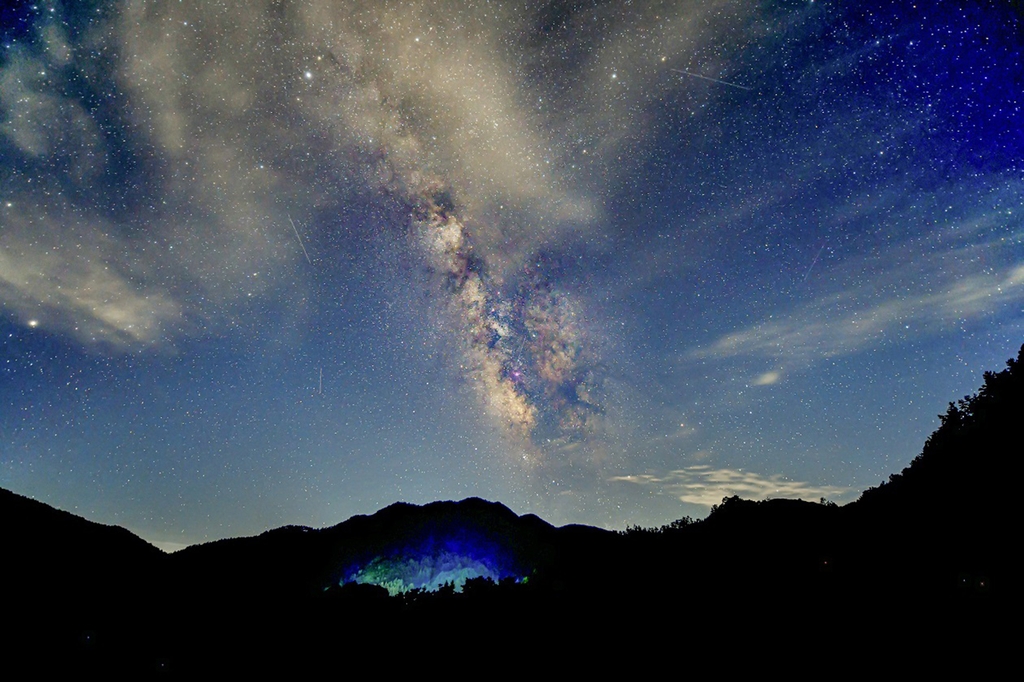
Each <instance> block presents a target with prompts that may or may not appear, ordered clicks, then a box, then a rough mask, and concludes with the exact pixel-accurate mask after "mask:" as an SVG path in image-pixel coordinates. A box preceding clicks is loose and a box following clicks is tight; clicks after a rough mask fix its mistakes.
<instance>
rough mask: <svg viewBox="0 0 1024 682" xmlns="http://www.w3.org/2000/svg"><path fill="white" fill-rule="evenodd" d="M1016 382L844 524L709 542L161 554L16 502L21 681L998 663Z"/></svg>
mask: <svg viewBox="0 0 1024 682" xmlns="http://www.w3.org/2000/svg"><path fill="white" fill-rule="evenodd" d="M1007 365H1008V366H1007V368H1006V369H1005V370H1003V371H1002V372H998V373H993V372H989V373H986V374H985V380H984V385H983V386H982V388H981V389H980V391H979V392H978V393H977V394H976V395H974V396H968V397H965V398H964V399H962V400H960V401H958V402H957V403H951V404H950V406H949V410H948V411H947V413H946V414H945V415H943V416H942V417H941V425H940V427H939V428H938V429H937V430H936V431H935V433H933V434H932V436H931V437H930V438H929V439H928V440H927V442H926V443H925V445H924V448H923V450H922V452H921V454H920V455H919V456H918V457H917V458H915V459H914V460H913V461H912V462H911V464H910V465H909V466H908V467H907V468H906V469H904V470H903V471H902V472H901V473H898V474H894V475H893V476H891V477H890V479H889V481H888V482H886V483H883V484H882V485H880V486H878V487H877V488H872V489H869V490H867V491H865V492H864V493H863V495H862V496H861V497H860V498H859V499H858V500H857V501H855V502H853V503H851V504H848V505H845V506H842V507H839V506H837V505H834V504H828V503H826V504H819V503H813V502H805V501H800V500H768V501H761V502H754V501H749V500H743V499H740V498H738V497H733V498H727V499H725V500H723V502H722V504H720V505H716V506H715V507H714V508H713V509H712V512H711V514H710V515H709V516H708V517H707V518H706V519H704V520H701V521H692V520H689V519H681V520H680V521H678V522H676V523H673V524H669V525H668V526H665V527H662V528H652V529H640V528H633V529H630V530H629V531H625V532H611V531H605V530H601V529H597V528H591V527H587V526H566V527H561V528H556V527H554V526H552V525H551V524H549V523H547V522H545V521H543V520H542V519H540V518H538V517H536V516H534V515H530V514H527V515H524V516H518V515H516V514H515V513H514V512H512V511H511V510H510V509H508V508H507V507H505V506H503V505H501V504H498V503H495V502H487V501H484V500H481V499H477V498H471V499H466V500H462V501H461V502H435V503H431V504H427V505H424V506H416V505H411V504H404V503H398V504H394V505H391V506H389V507H387V508H385V509H382V510H380V511H379V512H377V513H375V514H373V515H369V516H355V517H352V518H350V519H348V520H347V521H344V522H342V523H340V524H338V525H336V526H333V527H330V528H323V529H312V528H305V527H300V526H286V527H283V528H278V529H274V530H270V531H267V532H265V533H263V534H261V535H259V536H256V537H249V538H237V539H227V540H219V541H216V542H211V543H207V544H203V545H197V546H192V547H188V548H186V549H183V550H181V551H179V552H176V553H174V554H165V553H163V552H161V551H160V550H158V549H156V548H154V547H152V546H151V545H149V544H148V543H146V542H145V541H143V540H141V539H140V538H138V537H136V536H134V535H133V534H131V533H130V532H128V531H127V530H124V529H122V528H117V527H112V526H104V525H101V524H96V523H93V522H90V521H87V520H85V519H82V518H80V517H78V516H74V515H72V514H69V513H67V512H62V511H59V510H56V509H53V508H52V507H49V506H47V505H45V504H42V503H39V502H36V501H33V500H30V499H28V498H25V497H22V496H20V495H17V494H15V493H12V492H9V491H5V490H0V528H2V531H3V547H4V559H3V561H2V562H0V578H2V579H3V585H4V586H5V591H6V594H5V598H4V599H5V603H4V618H3V630H2V631H0V637H2V641H3V643H4V654H5V656H4V660H5V661H6V663H5V665H6V669H7V670H14V671H20V670H24V671H34V672H41V671H48V672H53V671H58V672H78V671H85V670H90V669H93V670H97V671H103V672H114V673H119V674H124V675H132V676H139V675H146V674H150V673H157V672H159V673H162V674H166V675H171V676H176V675H177V676H181V677H194V676H197V675H204V676H205V675H208V674H210V673H211V672H219V673H238V672H240V671H242V672H246V671H248V672H260V673H265V672H267V671H274V670H276V671H279V672H282V673H291V674H294V673H295V672H296V671H304V672H306V673H309V674H313V673H324V672H328V671H336V670H339V669H348V668H347V667H346V666H351V665H355V664H354V663H352V661H364V662H367V661H375V662H376V663H377V664H380V663H382V662H386V664H387V665H388V666H389V669H391V670H397V669H400V668H408V669H409V670H419V669H421V667H422V665H423V663H424V661H430V660H434V659H435V658H436V656H437V655H438V654H439V652H446V654H445V655H452V652H457V658H458V660H459V661H461V662H462V663H463V664H468V663H470V662H474V663H480V664H484V663H486V664H491V662H492V661H493V660H495V657H498V658H500V659H501V660H503V661H504V663H503V665H505V666H506V667H509V669H512V668H515V667H517V666H524V667H525V666H527V665H532V664H533V663H535V662H540V661H543V662H546V663H547V664H549V665H550V664H552V662H561V664H562V665H570V664H571V667H572V668H573V669H574V670H577V671H578V670H581V669H590V670H594V671H598V672H601V671H604V672H606V671H608V670H611V669H612V668H610V667H609V666H613V663H614V661H618V662H619V663H622V662H624V661H625V660H626V659H623V658H621V657H620V658H615V657H610V654H611V652H613V651H614V652H624V651H630V652H635V651H647V652H651V654H652V655H654V652H657V654H658V655H661V654H664V653H665V652H667V651H674V650H676V649H677V648H678V647H679V646H680V642H681V641H685V642H686V647H687V650H688V651H692V652H698V651H699V652H703V653H704V654H708V653H709V652H712V651H714V652H721V651H725V650H730V651H731V650H742V651H746V652H748V653H749V652H753V651H760V652H774V653H778V652H779V651H786V650H788V649H787V647H793V646H796V645H799V647H800V649H801V654H800V658H801V660H804V661H807V660H810V659H817V660H821V661H823V662H828V661H833V660H839V659H842V660H850V659H851V658H856V657H863V656H866V655H868V652H872V651H874V652H883V653H884V655H885V656H889V657H893V656H896V657H899V656H902V657H903V658H904V659H908V658H911V657H913V655H914V653H913V652H915V651H918V650H919V648H920V647H924V646H927V647H928V648H929V649H930V650H932V651H937V650H941V651H942V652H943V654H944V655H945V656H946V659H943V660H948V659H949V658H950V657H954V658H956V657H959V658H960V659H961V660H968V661H969V660H974V659H976V658H977V659H979V660H981V659H984V660H987V661H992V660H996V659H998V658H999V656H1000V655H1008V653H1007V652H1009V651H1010V649H1009V646H1008V644H1006V641H1007V638H1008V633H1009V632H1011V629H1007V627H1006V626H1004V623H1006V622H1008V619H1009V618H1010V617H1011V616H1012V615H1013V614H1012V612H1011V610H1010V609H1011V605H1012V604H1015V603H1017V602H1016V597H1017V593H1018V590H1019V588H1017V586H1016V579H1017V576H1016V572H1015V571H1013V570H1012V566H1014V565H1015V560H1014V559H1013V556H1012V555H1011V552H1012V546H1013V544H1014V543H1013V542H1012V541H1011V538H1013V537H1015V536H1014V535H1013V533H1014V531H1016V529H1017V528H1018V524H1017V522H1016V519H1017V515H1016V513H1015V507H1014V504H1013V502H1012V499H1013V498H1012V492H1011V488H1010V486H1011V485H1013V483H1014V482H1015V481H1016V480H1017V477H1016V473H1017V471H1018V470H1019V464H1018V458H1019V451H1020V445H1019V443H1020V435H1019V431H1020V425H1019V423H1020V419H1021V416H1022V415H1024V378H1022V376H1021V375H1022V374H1024V347H1022V348H1021V353H1020V354H1019V356H1018V357H1017V358H1016V359H1015V360H1010V361H1009V362H1008V363H1007ZM513 650H514V651H516V655H515V656H510V652H511V651H513ZM339 651H343V652H345V653H344V656H345V657H346V658H345V661H349V663H345V664H344V665H341V664H339V659H338V656H339V655H341V654H339ZM581 652H588V653H581ZM630 660H633V659H630ZM645 660H646V659H645ZM701 660H702V661H704V663H707V664H708V665H709V668H708V669H709V670H710V669H712V668H711V667H710V666H711V664H712V663H713V662H714V661H715V660H717V659H711V658H707V659H706V660H705V659H701ZM937 660H938V659H936V661H937ZM921 665H923V662H921V661H919V662H918V666H919V667H920V666H921ZM936 665H937V666H938V663H936ZM339 666H340V668H339ZM688 666H689V668H690V669H691V670H694V669H700V665H698V663H697V662H695V661H690V662H689V663H688ZM695 666H696V667H695ZM352 669H358V668H352Z"/></svg>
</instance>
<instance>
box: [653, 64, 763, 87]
mask: <svg viewBox="0 0 1024 682" xmlns="http://www.w3.org/2000/svg"><path fill="white" fill-rule="evenodd" d="M669 71H673V72H675V73H681V74H683V75H684V76H693V77H694V78H700V79H701V80H706V81H711V82H712V83H718V84H719V85H728V86H729V87H730V88H739V89H740V90H753V89H754V88H748V87H747V86H746V85H738V84H736V83H730V82H728V81H723V80H718V79H717V78H712V77H711V76H702V75H700V74H699V73H691V72H690V71H684V70H682V69H669Z"/></svg>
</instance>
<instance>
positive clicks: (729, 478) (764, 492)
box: [608, 465, 851, 507]
mask: <svg viewBox="0 0 1024 682" xmlns="http://www.w3.org/2000/svg"><path fill="white" fill-rule="evenodd" d="M608 480H609V481H612V482H622V483H632V484H634V485H638V486H642V487H646V488H650V489H652V490H654V491H656V492H658V493H661V494H666V495H673V496H675V497H678V498H679V500H680V501H682V502H688V503H690V504H699V505H702V506H705V507H711V506H712V505H715V504H718V503H719V502H721V501H722V498H723V497H732V496H733V495H739V496H740V497H743V498H745V499H748V500H767V499H774V498H789V499H805V500H814V499H818V498H821V497H829V498H839V497H842V496H844V495H846V494H848V493H849V492H850V490H851V489H850V488H846V487H840V486H829V485H814V484H812V483H808V482H805V481H794V480H792V479H789V478H787V477H785V476H782V475H780V474H775V475H772V476H764V475H762V474H758V473H754V472H752V471H743V470H741V469H714V468H712V467H710V466H707V465H697V466H691V467H686V468H683V469H676V470H674V471H670V472H668V473H666V474H662V475H656V474H633V475H628V476H613V477H611V478H610V479H608Z"/></svg>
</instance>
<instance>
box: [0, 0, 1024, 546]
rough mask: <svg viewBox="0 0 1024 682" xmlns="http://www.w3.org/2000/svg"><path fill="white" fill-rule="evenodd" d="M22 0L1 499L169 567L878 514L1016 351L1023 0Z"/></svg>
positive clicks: (9, 130) (2, 132)
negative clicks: (725, 518)
mask: <svg viewBox="0 0 1024 682" xmlns="http://www.w3.org/2000/svg"><path fill="white" fill-rule="evenodd" d="M5 7H6V9H3V10H2V15H0V17H2V24H3V25H2V35H0V40H2V44H0V486H2V487H5V488H9V489H11V490H13V491H15V492H18V493H21V494H24V495H28V496H31V497H34V498H36V499H39V500H41V501H44V502H46V503H49V504H52V505H54V506H57V507H60V508H63V509H66V510H68V511H72V512H75V513H77V514H80V515H83V516H85V517H87V518H89V519H92V520H95V521H99V522H102V523H111V524H118V525H122V526H124V527H126V528H128V529H130V530H132V531H133V532H135V533H137V534H139V535H141V536H142V537H144V538H146V539H147V540H150V541H153V542H156V543H158V544H160V545H161V546H163V547H167V548H173V547H175V546H177V545H179V544H191V543H195V542H202V541H207V540H213V539H217V538H222V537H227V536H238V535H250V534H255V533H259V532H262V531H263V530H266V529H268V528H271V527H275V526H280V525H284V524H288V523H294V524H303V525H310V526H326V525H332V524H334V523H337V522H340V521H342V520H344V519H346V518H348V517H349V516H351V515H353V514H365V513H372V512H373V511H376V510H377V509H379V508H381V507H384V506H386V505H388V504H391V503H393V502H396V501H407V502H413V503H425V502H429V501H432V500H436V499H461V498H464V497H469V496H479V497H483V498H486V499H491V500H497V501H501V502H503V503H505V504H507V505H508V506H510V507H511V508H512V509H513V510H514V511H516V512H518V513H521V514H522V513H527V512H533V513H537V514H539V515H541V516H542V517H544V518H546V519H547V520H549V521H551V522H553V523H556V524H564V523H571V522H579V523H588V524H592V525H598V526H604V527H612V528H623V527H625V526H626V525H632V524H640V525H644V526H647V525H655V524H659V525H660V524H663V523H667V522H668V521H670V520H672V519H675V518H679V517H681V516H684V515H691V516H694V517H700V516H704V515H705V514H706V513H707V512H708V510H709V508H710V505H712V504H714V503H717V502H720V501H721V499H722V498H723V497H724V496H729V495H734V494H739V495H741V496H743V497H746V498H752V499H765V498H768V497H803V498H804V499H811V500H817V499H819V498H820V497H827V498H829V499H831V500H834V501H837V502H845V501H850V500H853V499H856V497H857V496H858V494H859V492H860V491H861V490H863V489H864V488H866V487H868V486H873V485H877V484H878V483H879V482H881V481H882V480H884V479H886V478H887V477H888V475H889V474H890V473H893V472H896V471H899V470H900V469H902V468H903V467H904V466H906V465H907V464H908V463H909V462H910V460H911V459H912V458H913V457H914V456H915V455H917V454H918V453H919V452H920V449H921V446H922V444H923V443H924V440H925V438H926V437H927V436H928V434H929V433H930V432H931V431H933V430H934V429H935V428H936V427H937V426H938V419H937V417H936V415H937V414H939V413H941V412H944V411H945V407H946V404H947V403H948V402H949V401H950V400H955V399H957V398H959V397H962V396H963V395H965V394H967V393H970V392H973V391H974V390H976V389H977V387H978V386H979V385H980V384H981V380H982V373H983V372H984V371H985V370H999V369H1001V368H1002V367H1003V366H1004V362H1005V360H1006V359H1007V358H1009V357H1012V356H1015V355H1016V352H1017V349H1018V348H1019V347H1020V345H1021V343H1022V342H1024V68H1022V63H1024V9H1022V8H1021V5H1020V4H1019V3H1016V2H1006V1H998V2H997V1H995V0H993V1H992V2H982V1H980V0H977V1H973V2H969V1H960V2H924V3H919V4H918V5H917V6H916V7H915V6H913V5H912V4H908V3H892V2H888V1H886V2H877V3H874V2H856V3H849V2H834V1H825V0H801V1H781V0H779V1H769V0H762V1H755V0H742V1H741V0H721V1H710V0H708V1H701V2H697V1H692V2H641V1H639V0H637V1H634V2H628V1H626V2H600V1H593V0H592V1H584V0H581V1H579V2H541V1H537V0H534V1H525V0H522V1H519V2H514V1H509V2H484V1H482V0H479V1H475V2H474V1H470V0H466V1H465V2H459V1H437V2H426V1H423V2H420V1H417V0H411V1H409V2H385V1H383V0H373V1H369V0H367V1H364V2H355V1H352V2H346V1H344V0H337V1H331V0H305V1H304V0H294V1H289V0H262V1H259V0H254V1H251V2H245V3H232V2H213V1H212V0H211V1H206V0H181V1H179V0H150V1H142V0H128V1H125V2H116V3H115V2H66V3H58V2H37V3H14V4H13V5H10V3H8V4H6V5H5ZM956 505H957V500H956V499H951V500H950V508H951V512H952V513H955V512H956Z"/></svg>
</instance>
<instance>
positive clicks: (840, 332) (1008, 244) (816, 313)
mask: <svg viewBox="0 0 1024 682" xmlns="http://www.w3.org/2000/svg"><path fill="white" fill-rule="evenodd" d="M1005 218H1006V216H997V217H995V218H989V219H988V222H989V223H992V222H993V221H995V220H997V219H1005ZM1018 222H1019V220H1018ZM986 227H987V229H985V228H986ZM985 232H988V235H987V236H984V233H985ZM994 233H996V234H994ZM975 238H977V239H978V241H977V242H976V243H973V244H971V243H969V244H968V245H966V246H965V245H963V242H964V241H968V242H969V241H970V240H972V239H975ZM954 239H955V240H956V241H958V242H959V244H956V243H953V241H954ZM1021 241H1022V237H1021V234H1020V233H1019V232H1017V233H1015V232H1014V231H1013V228H1012V226H1009V225H1005V226H1003V227H1001V228H998V229H997V228H994V227H993V226H992V225H991V224H989V225H987V226H986V225H981V224H978V223H977V222H974V223H970V222H969V221H968V224H965V225H963V226H961V227H960V228H959V229H952V228H951V229H949V230H946V231H940V232H937V233H936V234H935V236H934V237H933V238H932V239H931V240H930V243H929V241H928V240H923V241H922V240H913V241H907V242H904V243H900V244H897V245H895V246H892V247H889V248H887V249H885V250H884V251H883V252H882V253H881V254H873V255H871V256H870V257H860V258H855V259H851V260H850V261H848V262H845V263H837V264H835V265H834V266H833V270H834V271H833V272H831V273H830V278H831V281H833V282H836V284H834V285H833V286H832V288H831V290H830V291H828V292H825V293H822V294H821V295H819V296H818V297H816V298H814V299H813V300H811V301H809V302H807V303H804V304H802V305H800V306H798V307H796V308H795V309H793V310H791V311H789V312H788V313H784V314H781V315H779V314H775V315H770V316H768V317H767V319H764V320H762V321H760V322H757V323H755V324H753V325H751V326H749V327H746V328H744V329H739V330H737V331H734V332H731V333H729V334H726V335H724V336H722V337H720V338H719V339H718V340H716V341H715V342H713V343H712V344H710V345H708V346H705V347H702V348H698V349H695V350H693V351H691V352H690V353H689V357H690V358H694V359H717V360H724V359H729V358H758V359H768V360H771V361H772V362H774V363H776V364H777V365H778V366H781V367H782V368H783V369H786V368H789V367H801V366H807V365H810V364H812V363H814V362H816V361H820V360H823V359H827V358H830V357H836V356H842V355H849V354H852V353H856V352H859V351H862V350H865V349H868V348H871V347H874V346H876V345H878V344H881V343H883V342H889V341H892V340H894V339H895V340H902V339H913V338H920V337H922V336H925V335H929V334H934V333H937V332H940V331H942V330H948V329H949V328H950V327H951V326H952V325H955V324H958V323H964V322H970V321H973V320H978V319H982V318H985V317H989V316H992V315H995V314H997V313H999V312H1000V311H1001V310H1002V309H1004V308H1005V307H1006V306H1009V305H1012V304H1018V305H1020V304H1021V303H1024V261H1021V260H1020V259H1019V256H1017V257H1015V256H1014V253H1013V249H1014V246H1015V245H1016V247H1017V249H1018V253H1019V244H1020V243H1021ZM780 377H781V372H780V371H773V372H769V373H767V374H764V375H762V376H760V377H759V378H758V379H757V381H756V382H755V383H756V384H758V385H764V384H770V383H773V382H774V381H776V380H778V379H779V378H780Z"/></svg>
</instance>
